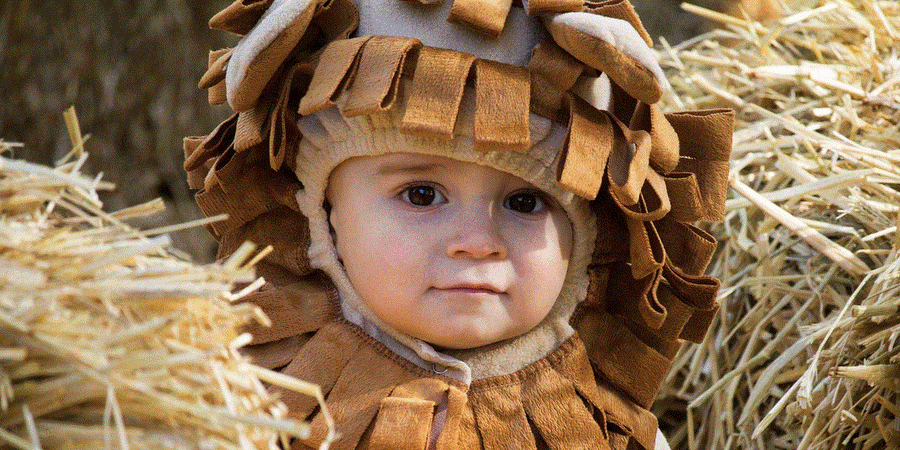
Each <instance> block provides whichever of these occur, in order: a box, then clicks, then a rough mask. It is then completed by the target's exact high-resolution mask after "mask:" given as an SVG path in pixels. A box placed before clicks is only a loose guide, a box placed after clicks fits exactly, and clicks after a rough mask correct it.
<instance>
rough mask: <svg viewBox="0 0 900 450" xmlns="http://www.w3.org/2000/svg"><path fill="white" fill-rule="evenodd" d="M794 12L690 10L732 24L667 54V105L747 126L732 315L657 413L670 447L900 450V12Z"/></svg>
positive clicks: (847, 4) (737, 164)
mask: <svg viewBox="0 0 900 450" xmlns="http://www.w3.org/2000/svg"><path fill="white" fill-rule="evenodd" d="M784 7H785V14H784V16H783V17H782V18H781V19H779V20H776V21H772V22H769V23H766V24H759V23H755V22H752V21H750V20H747V19H743V18H735V17H730V16H723V15H721V14H718V13H714V12H712V11H709V10H706V9H703V8H701V7H697V6H693V5H685V9H687V10H689V11H692V12H694V13H696V14H699V15H702V16H704V17H707V18H709V19H712V20H717V21H719V22H720V23H721V28H720V29H718V30H715V31H712V32H710V33H707V34H705V35H703V36H700V37H698V38H696V39H692V40H690V41H686V42H684V43H682V44H679V45H677V46H675V47H672V46H667V45H664V46H663V47H664V48H663V49H662V50H661V51H660V59H661V64H662V65H663V66H664V68H666V70H667V74H668V75H669V79H670V82H671V84H672V86H673V90H674V92H673V93H672V94H671V95H669V96H667V97H665V98H664V100H665V101H667V102H668V103H669V104H670V109H675V108H676V107H677V108H689V109H702V108H718V107H728V108H733V109H734V110H735V112H736V118H737V122H736V130H735V136H734V145H733V151H732V157H733V158H732V161H731V175H730V184H731V186H732V188H733V191H731V192H730V195H729V197H730V198H729V199H728V200H727V201H726V216H725V220H724V222H723V223H721V224H712V225H709V226H708V227H707V228H708V229H709V231H710V232H711V233H713V235H714V236H715V237H716V239H717V240H718V242H719V254H718V257H717V258H716V259H715V260H714V262H713V264H712V265H711V267H710V272H711V274H712V275H715V276H717V277H718V278H720V279H721V280H722V281H723V288H722V290H721V291H720V295H719V301H720V304H721V306H720V309H719V313H718V315H717V316H716V318H715V319H714V320H713V323H712V327H711V329H710V331H709V333H708V335H707V337H706V339H705V341H704V342H703V343H702V344H700V345H690V346H685V348H684V349H682V351H681V353H679V354H678V355H676V357H675V359H674V364H673V368H672V370H671V372H670V373H669V376H668V379H667V382H666V383H665V384H664V386H663V389H662V392H661V393H660V396H659V398H658V400H657V402H656V407H655V410H654V412H655V413H656V414H657V415H658V416H659V417H660V423H661V424H662V426H663V428H664V431H665V433H666V434H667V436H668V437H669V441H670V444H671V446H672V448H691V449H707V448H716V449H759V448H765V449H797V448H801V449H815V450H824V449H835V448H840V449H875V448H900V408H898V407H897V405H900V382H898V380H900V365H898V364H900V245H898V244H900V239H898V233H897V225H898V221H900V208H898V205H900V193H898V186H900V40H898V39H897V36H898V32H897V30H898V29H900V4H898V3H897V2H885V1H872V0H852V1H844V0H830V1H818V2H808V1H805V2H801V1H795V2H786V3H785V5H784ZM676 97H677V99H678V100H677V101H675V100H672V99H673V98H676Z"/></svg>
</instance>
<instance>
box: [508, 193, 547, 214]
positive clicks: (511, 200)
mask: <svg viewBox="0 0 900 450" xmlns="http://www.w3.org/2000/svg"><path fill="white" fill-rule="evenodd" d="M503 206H504V207H505V208H507V209H511V210H513V211H516V212H520V213H523V214H535V213H539V212H541V211H544V210H545V209H547V202H546V201H545V200H544V199H543V198H542V197H541V196H540V195H539V194H536V193H534V192H516V193H514V194H512V195H510V196H509V197H506V200H504V201H503Z"/></svg>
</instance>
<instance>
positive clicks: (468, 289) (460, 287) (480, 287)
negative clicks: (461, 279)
mask: <svg viewBox="0 0 900 450" xmlns="http://www.w3.org/2000/svg"><path fill="white" fill-rule="evenodd" d="M435 289H438V290H441V291H446V292H458V293H461V294H502V293H503V290H502V289H498V288H497V287H495V286H493V285H491V284H487V283H459V284H453V285H450V286H446V287H437V288H435Z"/></svg>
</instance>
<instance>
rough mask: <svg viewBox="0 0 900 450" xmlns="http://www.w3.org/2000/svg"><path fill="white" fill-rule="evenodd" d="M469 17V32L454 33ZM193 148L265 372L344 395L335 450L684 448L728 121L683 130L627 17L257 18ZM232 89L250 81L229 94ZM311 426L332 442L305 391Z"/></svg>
mask: <svg viewBox="0 0 900 450" xmlns="http://www.w3.org/2000/svg"><path fill="white" fill-rule="evenodd" d="M447 18H449V19H450V20H451V21H452V22H448V21H447V20H446V19H447ZM211 25H213V26H214V27H216V28H221V29H225V30H228V31H232V32H235V33H238V34H241V35H244V37H243V39H242V40H241V42H240V43H239V44H238V45H237V47H235V49H233V50H230V51H222V52H214V53H213V54H212V55H211V57H210V70H209V72H207V74H206V75H205V76H204V79H203V81H201V86H204V87H209V88H210V89H211V90H210V100H211V102H213V103H218V102H224V101H225V100H226V99H227V101H228V102H229V104H230V105H231V106H232V107H233V108H234V109H235V110H236V111H237V113H236V114H235V115H234V116H232V117H231V118H230V119H228V120H227V121H226V122H224V123H223V124H222V125H220V126H219V127H218V128H217V129H216V130H214V131H213V133H211V134H210V135H209V136H207V137H203V138H188V139H186V141H185V151H186V154H187V161H186V162H185V167H186V168H187V169H188V171H189V181H190V182H191V184H192V186H193V187H195V188H201V190H200V191H199V192H198V194H197V201H198V203H199V204H200V206H201V207H202V208H203V209H204V212H205V213H206V214H208V215H213V214H218V213H221V212H227V213H228V214H229V219H228V220H226V221H224V222H221V223H217V224H215V225H213V226H212V227H211V231H212V232H213V234H214V235H215V236H216V237H217V238H218V239H219V241H220V243H221V247H220V256H222V257H224V256H227V255H228V254H229V253H230V252H232V251H233V250H234V249H235V248H236V246H237V245H239V244H240V243H241V242H242V241H243V240H245V239H250V240H253V241H254V242H257V243H259V244H272V245H273V247H274V248H275V251H274V252H273V253H272V254H271V255H269V257H267V259H266V260H265V261H263V262H262V263H261V264H260V265H259V267H258V269H259V272H260V274H262V275H263V276H265V278H266V280H267V282H268V283H267V285H266V286H265V287H263V288H262V289H261V290H260V291H259V292H257V293H255V294H252V295H251V296H250V297H249V299H248V301H252V302H254V303H256V304H257V305H259V306H261V307H262V308H263V309H264V310H265V311H266V312H267V314H268V315H269V317H270V318H271V319H272V322H273V323H272V326H270V327H263V326H262V325H254V326H251V329H250V331H251V332H252V333H253V335H254V342H253V345H252V346H251V347H250V348H249V349H248V352H249V353H250V354H251V355H252V356H253V357H254V359H255V361H256V362H257V363H258V364H260V365H263V366H267V367H270V368H275V369H278V370H281V371H282V372H283V373H286V374H289V375H292V376H296V377H298V378H301V379H304V380H307V381H311V382H314V383H316V384H318V385H320V386H321V387H322V390H323V392H324V393H325V395H326V403H327V404H328V407H329V409H330V411H331V413H332V415H333V416H334V420H335V424H336V428H337V431H338V433H339V434H340V438H339V439H338V440H337V441H335V442H334V443H333V445H334V447H335V448H360V449H362V448H391V449H394V448H397V449H407V448H409V449H413V448H415V449H425V448H429V449H430V448H435V449H443V448H448V449H450V448H464V449H469V448H472V449H480V448H486V449H487V448H565V449H569V448H601V449H602V448H610V449H625V448H643V449H647V450H649V449H653V448H666V447H667V446H666V444H665V442H664V440H662V439H657V434H658V428H657V421H656V418H655V417H654V416H653V415H652V414H651V413H650V412H649V411H648V410H647V408H649V407H650V404H651V403H652V401H653V397H654V396H655V394H656V392H657V390H658V388H659V384H660V383H661V382H662V379H663V377H664V376H665V374H666V371H667V370H668V367H669V364H670V362H671V358H672V357H673V356H674V354H675V352H676V351H677V349H678V347H679V346H680V343H681V340H682V339H688V340H693V341H698V340H700V339H702V337H703V334H704V333H705V331H706V328H707V327H708V325H709V321H710V319H711V317H712V315H713V313H714V312H715V308H716V304H715V292H716V289H717V288H718V283H717V281H716V280H714V279H712V278H709V277H706V276H704V275H703V269H704V268H705V266H706V265H707V263H708V262H709V259H710V257H711V255H712V252H713V250H714V248H715V243H714V241H712V239H711V237H709V236H708V235H707V234H705V233H703V232H702V231H700V230H699V229H696V228H694V227H692V226H691V225H689V224H688V223H687V222H691V221H695V220H701V219H705V220H711V219H712V220H714V219H717V217H718V215H720V214H721V211H720V209H721V206H722V202H723V200H724V179H725V175H726V174H727V161H728V153H729V151H730V135H731V115H730V113H729V112H726V111H703V112H692V113H676V114H669V115H665V114H663V113H662V112H661V111H660V110H659V108H658V106H656V105H655V103H656V101H657V100H658V99H659V96H660V95H661V93H662V89H663V86H664V85H665V81H664V79H663V78H662V73H661V70H659V67H658V65H656V63H655V60H654V58H653V55H652V53H651V52H650V51H649V48H648V47H647V43H646V39H645V38H646V36H645V35H642V29H641V28H640V23H639V21H638V20H637V18H636V17H635V16H634V14H633V11H632V10H631V8H630V5H628V4H627V3H626V2H624V0H613V1H608V2H604V3H599V4H593V3H591V4H587V3H584V4H583V3H581V1H577V2H571V1H540V0H538V1H535V0H532V1H531V2H528V3H526V4H525V5H523V6H521V7H519V6H513V7H511V8H510V6H509V4H508V3H506V4H505V5H504V4H503V2H499V3H493V2H490V1H483V0H456V1H454V2H453V3H452V4H450V3H446V4H442V5H421V4H415V3H409V2H400V1H394V0H366V1H362V0H361V1H360V2H359V3H352V2H351V1H350V0H330V1H318V2H317V1H291V0H283V1H279V0H270V1H258V2H246V1H244V0H238V1H236V2H235V3H234V4H233V5H231V6H230V7H229V8H227V9H226V10H224V11H223V12H222V13H220V14H219V15H217V16H216V17H214V18H213V20H212V21H211ZM226 67H227V69H225V68H226ZM283 399H284V400H285V402H286V404H287V405H288V406H289V408H290V414H291V415H292V416H294V417H297V418H300V419H304V420H310V421H312V433H311V435H310V436H309V437H308V438H307V439H303V440H298V441H296V442H293V443H292V448H298V449H302V448H315V447H317V446H318V445H320V444H321V443H322V442H323V440H325V439H326V437H327V425H328V424H327V423H326V419H325V417H324V415H322V414H320V411H319V410H318V408H317V407H316V403H315V400H314V399H310V398H306V397H304V396H300V395H297V394H293V393H291V392H283Z"/></svg>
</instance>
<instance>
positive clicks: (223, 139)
mask: <svg viewBox="0 0 900 450" xmlns="http://www.w3.org/2000/svg"><path fill="white" fill-rule="evenodd" d="M237 120H238V115H237V114H232V115H231V117H229V118H227V119H225V120H224V121H222V123H220V124H219V125H217V126H216V128H215V129H213V131H212V132H211V133H209V134H208V135H207V136H206V137H205V138H204V139H203V141H202V142H201V143H200V145H198V146H196V147H194V149H193V151H191V153H190V154H185V159H184V170H186V171H188V172H192V171H194V170H196V169H198V168H199V167H201V166H203V165H206V164H207V162H208V161H209V160H211V159H214V158H216V157H218V156H219V155H220V154H222V153H223V152H225V150H226V149H227V148H228V147H230V146H231V144H232V143H233V142H234V133H235V127H236V125H237ZM187 150H188V148H187V147H185V152H187ZM210 167H211V166H210ZM205 175H206V174H204V176H205Z"/></svg>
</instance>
